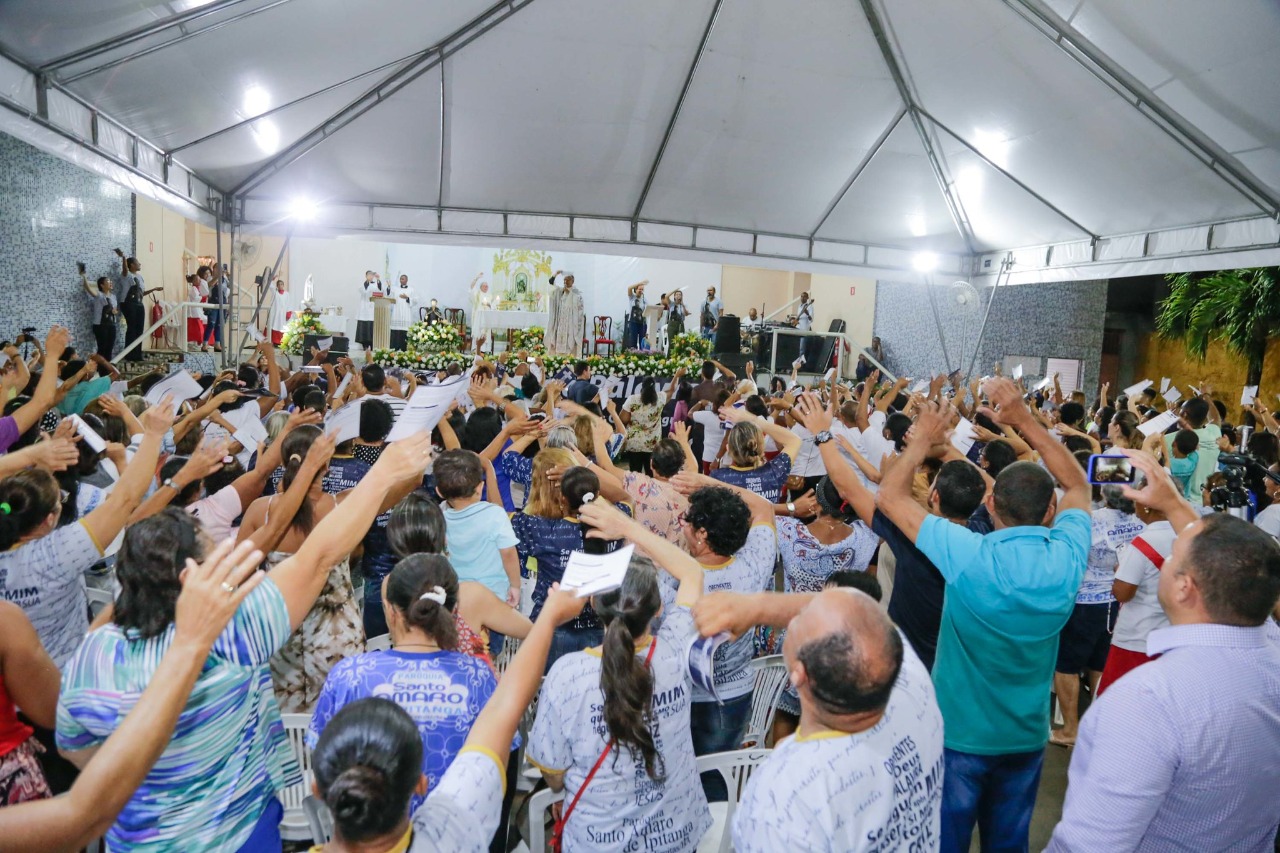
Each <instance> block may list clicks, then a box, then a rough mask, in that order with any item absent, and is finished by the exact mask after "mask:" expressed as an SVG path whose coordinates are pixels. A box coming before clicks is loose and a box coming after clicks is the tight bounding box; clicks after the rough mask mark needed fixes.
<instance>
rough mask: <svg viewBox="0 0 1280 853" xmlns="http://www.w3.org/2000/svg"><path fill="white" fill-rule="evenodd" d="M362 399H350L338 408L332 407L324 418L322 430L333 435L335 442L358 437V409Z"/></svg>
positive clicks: (360, 407)
mask: <svg viewBox="0 0 1280 853" xmlns="http://www.w3.org/2000/svg"><path fill="white" fill-rule="evenodd" d="M363 407H364V399H363V398H361V399H359V400H352V401H351V402H350V403H347V404H346V405H345V406H343V407H342V408H340V409H334V410H333V411H332V412H330V413H329V416H328V417H327V418H325V422H324V431H325V432H327V433H330V434H331V435H333V441H334V443H335V444H342V442H344V441H350V440H351V439H353V438H359V437H360V410H361V409H362V408H363Z"/></svg>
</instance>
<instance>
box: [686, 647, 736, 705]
mask: <svg viewBox="0 0 1280 853" xmlns="http://www.w3.org/2000/svg"><path fill="white" fill-rule="evenodd" d="M728 641H729V632H728V631H721V632H720V633H719V634H713V635H712V636H710V637H700V636H698V635H696V634H695V635H694V637H693V639H692V640H690V641H689V649H688V651H687V653H686V655H685V657H686V659H687V661H688V664H689V675H690V676H691V677H692V679H693V686H694V687H701V688H702V689H703V690H705V691H706V692H708V693H710V694H711V697H712V698H713V699H715V700H716V701H717V702H719V703H720V704H721V705H723V704H724V700H723V699H721V698H720V694H719V692H717V690H716V667H715V658H716V649H718V648H720V647H721V646H722V645H724V644H725V643H727V642H728Z"/></svg>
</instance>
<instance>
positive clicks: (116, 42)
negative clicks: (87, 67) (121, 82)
mask: <svg viewBox="0 0 1280 853" xmlns="http://www.w3.org/2000/svg"><path fill="white" fill-rule="evenodd" d="M243 2H245V0H217V2H214V3H209V4H207V5H204V6H200V7H198V8H195V9H188V10H187V11H185V12H181V13H179V14H177V15H172V16H170V17H168V18H165V19H164V20H161V21H153V22H151V23H150V24H147V25H146V26H144V27H138V28H137V29H136V30H130V31H129V32H127V33H122V34H120V35H118V36H115V37H114V38H109V39H104V40H102V41H100V42H97V43H96V44H91V45H88V46H86V47H82V48H80V49H79V50H75V51H72V52H71V53H66V54H63V55H62V56H59V57H57V58H56V59H52V60H50V61H48V62H46V63H45V64H44V65H41V66H40V69H39V70H40V72H41V73H42V74H48V73H50V72H52V71H57V70H58V69H60V68H65V67H67V66H68V65H75V64H77V63H79V62H84V61H85V60H86V59H92V58H93V57H95V56H101V55H102V54H104V53H110V52H111V51H113V50H118V49H119V48H121V47H124V46H126V45H130V44H133V43H134V42H136V41H141V40H142V39H145V38H149V37H150V36H153V35H156V34H157V33H162V32H164V31H165V30H167V29H169V28H170V27H178V26H181V25H183V24H188V23H191V22H192V21H195V20H199V19H200V18H204V17H207V16H209V15H213V14H215V13H217V12H221V11H222V10H223V9H229V8H231V7H232V6H237V5H239V4H241V3H243Z"/></svg>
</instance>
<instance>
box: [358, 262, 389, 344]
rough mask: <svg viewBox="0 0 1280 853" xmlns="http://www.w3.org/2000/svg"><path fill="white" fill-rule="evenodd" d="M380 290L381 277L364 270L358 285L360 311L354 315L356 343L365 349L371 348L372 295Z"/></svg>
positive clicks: (379, 292) (380, 291)
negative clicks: (361, 280)
mask: <svg viewBox="0 0 1280 853" xmlns="http://www.w3.org/2000/svg"><path fill="white" fill-rule="evenodd" d="M382 292H383V289H382V277H381V276H380V275H378V274H377V273H376V272H374V271H373V270H365V271H364V282H363V283H361V285H360V313H359V314H357V315H356V343H358V344H360V346H362V347H364V348H365V349H373V297H374V295H375V294H381V293H382Z"/></svg>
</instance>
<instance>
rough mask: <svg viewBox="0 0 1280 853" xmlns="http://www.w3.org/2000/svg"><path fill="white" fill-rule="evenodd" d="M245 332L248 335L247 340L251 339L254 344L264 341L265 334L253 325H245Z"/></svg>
mask: <svg viewBox="0 0 1280 853" xmlns="http://www.w3.org/2000/svg"><path fill="white" fill-rule="evenodd" d="M245 333H246V334H247V335H248V336H249V340H251V341H253V342H254V343H255V344H261V343H266V340H267V338H266V335H264V334H262V332H260V331H258V329H257V328H256V327H254V326H246V327H245Z"/></svg>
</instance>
